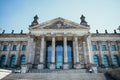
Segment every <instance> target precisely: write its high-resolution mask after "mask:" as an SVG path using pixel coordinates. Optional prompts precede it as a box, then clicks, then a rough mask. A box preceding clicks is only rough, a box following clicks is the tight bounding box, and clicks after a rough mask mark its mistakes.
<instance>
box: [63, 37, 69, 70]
mask: <svg viewBox="0 0 120 80" xmlns="http://www.w3.org/2000/svg"><path fill="white" fill-rule="evenodd" d="M63 43H64V44H63V45H64V65H63V69H68V55H67V37H66V36H64V38H63Z"/></svg>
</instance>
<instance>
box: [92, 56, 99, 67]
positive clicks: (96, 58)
mask: <svg viewBox="0 0 120 80" xmlns="http://www.w3.org/2000/svg"><path fill="white" fill-rule="evenodd" d="M93 58H94V64H95V65H96V66H99V59H98V56H96V55H94V57H93Z"/></svg>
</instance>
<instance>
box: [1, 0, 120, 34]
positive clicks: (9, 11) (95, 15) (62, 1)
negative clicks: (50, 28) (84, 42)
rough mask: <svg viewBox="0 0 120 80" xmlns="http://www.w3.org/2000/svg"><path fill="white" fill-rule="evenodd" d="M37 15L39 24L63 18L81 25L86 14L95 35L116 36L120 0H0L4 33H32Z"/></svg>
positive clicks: (119, 22)
mask: <svg viewBox="0 0 120 80" xmlns="http://www.w3.org/2000/svg"><path fill="white" fill-rule="evenodd" d="M36 14H37V15H38V16H39V20H38V21H39V23H42V22H45V21H48V20H52V19H54V18H57V17H62V18H65V19H67V20H70V21H73V22H76V23H78V24H79V23H80V16H81V15H82V14H83V15H84V16H85V17H86V21H87V22H88V24H89V25H90V28H91V29H90V32H91V33H95V32H96V29H98V31H99V32H100V33H104V32H105V29H107V30H108V33H113V32H114V29H117V28H118V26H119V25H120V0H0V32H2V30H5V33H10V32H11V31H12V30H14V32H15V33H19V32H20V31H21V29H22V30H23V32H24V33H28V32H29V25H31V22H32V21H33V17H34V16H35V15H36ZM117 32H119V31H117Z"/></svg>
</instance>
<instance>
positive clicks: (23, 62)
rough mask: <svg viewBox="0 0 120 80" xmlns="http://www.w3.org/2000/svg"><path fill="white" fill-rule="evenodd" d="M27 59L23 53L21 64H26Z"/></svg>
mask: <svg viewBox="0 0 120 80" xmlns="http://www.w3.org/2000/svg"><path fill="white" fill-rule="evenodd" d="M25 60H26V57H25V55H21V57H20V65H24V64H25Z"/></svg>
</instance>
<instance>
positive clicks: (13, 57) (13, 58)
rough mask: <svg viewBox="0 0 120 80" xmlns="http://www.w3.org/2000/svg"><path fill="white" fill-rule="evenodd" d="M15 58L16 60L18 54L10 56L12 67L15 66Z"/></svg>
mask: <svg viewBox="0 0 120 80" xmlns="http://www.w3.org/2000/svg"><path fill="white" fill-rule="evenodd" d="M15 60H16V56H15V55H13V56H11V58H10V67H14V65H15Z"/></svg>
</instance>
